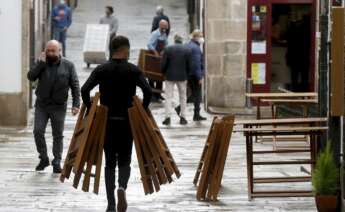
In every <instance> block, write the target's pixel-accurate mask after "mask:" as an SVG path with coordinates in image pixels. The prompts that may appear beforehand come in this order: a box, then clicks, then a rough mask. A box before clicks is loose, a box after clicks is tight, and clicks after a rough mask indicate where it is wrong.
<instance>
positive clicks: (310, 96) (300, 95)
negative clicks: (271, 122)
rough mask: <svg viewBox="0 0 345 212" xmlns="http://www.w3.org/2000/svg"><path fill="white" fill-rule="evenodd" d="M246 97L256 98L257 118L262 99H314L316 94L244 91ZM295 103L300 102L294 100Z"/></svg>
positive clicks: (283, 100) (284, 100)
mask: <svg viewBox="0 0 345 212" xmlns="http://www.w3.org/2000/svg"><path fill="white" fill-rule="evenodd" d="M245 95H246V97H250V98H253V99H255V100H256V107H257V111H256V118H257V119H261V110H260V107H261V102H262V99H266V101H267V100H270V101H271V102H272V100H273V99H278V100H281V101H280V102H281V103H283V102H285V103H287V102H288V101H290V102H291V100H294V101H295V100H308V99H309V100H310V99H311V100H314V101H315V99H317V97H318V94H317V93H315V92H305V93H301V92H298V93H297V92H291V93H246V94H245ZM275 101H276V102H278V101H277V100H275ZM297 103H301V102H298V101H295V104H297Z"/></svg>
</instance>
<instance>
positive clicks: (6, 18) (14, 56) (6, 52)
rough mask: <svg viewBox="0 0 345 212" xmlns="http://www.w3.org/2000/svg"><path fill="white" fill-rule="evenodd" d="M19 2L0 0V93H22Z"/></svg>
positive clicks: (19, 0)
mask: <svg viewBox="0 0 345 212" xmlns="http://www.w3.org/2000/svg"><path fill="white" fill-rule="evenodd" d="M21 1H22V0H0V93H18V92H22V70H21V69H22V58H21V57H22V52H21V50H22V17H21V11H22V2H21ZM24 1H25V0H24Z"/></svg>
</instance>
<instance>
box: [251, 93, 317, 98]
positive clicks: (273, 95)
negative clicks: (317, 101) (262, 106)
mask: <svg viewBox="0 0 345 212" xmlns="http://www.w3.org/2000/svg"><path fill="white" fill-rule="evenodd" d="M245 95H246V97H251V98H258V97H260V98H283V97H285V98H296V97H317V96H318V94H317V93H315V92H291V93H246V94H245Z"/></svg>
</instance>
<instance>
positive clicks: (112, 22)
mask: <svg viewBox="0 0 345 212" xmlns="http://www.w3.org/2000/svg"><path fill="white" fill-rule="evenodd" d="M113 14H114V8H113V7H112V6H106V7H105V16H104V17H102V18H101V19H100V20H99V23H100V24H108V25H109V27H110V39H109V41H111V40H112V39H113V38H114V37H115V36H116V33H117V30H118V29H119V20H118V19H117V18H116V17H115V16H114V15H113ZM110 43H111V42H109V55H112V52H110Z"/></svg>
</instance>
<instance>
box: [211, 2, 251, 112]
mask: <svg viewBox="0 0 345 212" xmlns="http://www.w3.org/2000/svg"><path fill="white" fill-rule="evenodd" d="M246 14H247V1H243V0H218V1H217V3H215V2H213V1H206V7H205V37H206V48H205V54H206V105H207V106H208V107H223V108H234V107H237V108H241V107H244V106H245V96H244V94H245V81H246V45H247V44H246V40H247V15H246Z"/></svg>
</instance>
